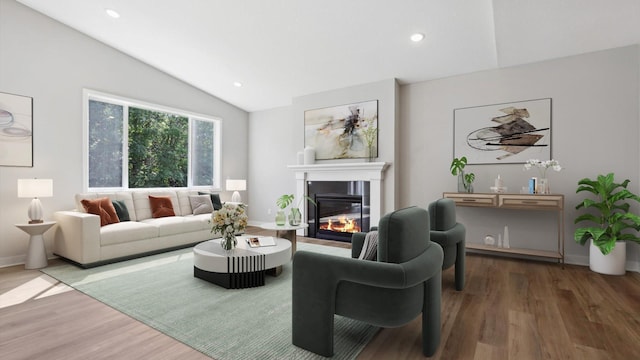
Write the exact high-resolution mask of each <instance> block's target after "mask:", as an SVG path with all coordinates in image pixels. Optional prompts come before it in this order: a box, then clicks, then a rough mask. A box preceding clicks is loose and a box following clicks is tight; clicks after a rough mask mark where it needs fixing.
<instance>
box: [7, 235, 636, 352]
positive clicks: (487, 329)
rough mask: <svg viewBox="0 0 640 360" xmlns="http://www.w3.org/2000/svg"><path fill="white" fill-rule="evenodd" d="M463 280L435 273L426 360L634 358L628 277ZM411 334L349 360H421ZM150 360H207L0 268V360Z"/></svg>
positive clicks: (519, 269) (519, 265)
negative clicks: (434, 323) (433, 349)
mask: <svg viewBox="0 0 640 360" xmlns="http://www.w3.org/2000/svg"><path fill="white" fill-rule="evenodd" d="M248 232H249V233H254V234H271V232H269V231H265V230H261V229H257V228H250V229H249V230H248ZM298 239H299V241H301V242H312V243H324V244H329V245H332V246H340V247H347V248H348V247H349V244H345V243H340V242H330V241H329V242H325V241H323V240H315V239H308V238H300V237H299V238H298ZM54 261H59V260H54ZM466 276H467V282H466V287H465V289H464V290H463V291H460V292H458V291H455V289H454V286H453V284H454V271H453V268H451V269H448V270H445V271H444V272H443V284H442V289H443V292H442V338H441V342H440V347H439V350H438V352H437V353H436V354H435V356H433V357H432V359H518V360H520V359H594V360H595V359H612V360H618V359H620V360H627V359H640V274H638V273H634V272H627V274H626V275H625V276H606V275H600V274H596V273H593V272H591V271H590V270H589V269H588V268H587V267H581V266H572V265H566V266H565V269H562V268H561V267H560V266H559V265H557V264H553V263H545V262H535V261H525V260H516V259H509V258H501V257H492V256H485V255H478V254H468V255H467V271H466ZM420 334H421V323H420V319H416V320H414V321H413V322H411V323H410V324H408V325H406V326H403V327H399V328H393V329H383V330H381V331H380V332H379V333H378V334H377V335H376V336H375V338H374V339H373V340H372V341H371V342H370V343H369V344H368V345H367V346H366V348H365V349H364V351H363V352H362V353H361V354H360V355H359V357H358V359H362V360H368V359H423V358H424V357H423V356H422V352H421V349H422V347H421V343H420V341H421V340H420ZM152 358H153V359H159V358H161V359H206V358H208V357H207V356H205V355H203V354H201V353H200V352H198V351H196V350H193V349H191V348H190V347H188V346H187V345H184V344H182V343H180V342H178V341H176V340H174V339H172V338H170V337H169V336H166V335H164V334H162V333H160V332H158V331H156V330H154V329H152V328H150V327H148V326H146V325H144V324H142V323H140V322H138V321H136V320H134V319H132V318H130V317H128V316H126V315H124V314H122V313H120V312H118V311H115V310H113V309H111V308H110V307H108V306H107V305H104V304H102V303H100V302H98V301H96V300H94V299H92V298H90V297H88V296H86V295H84V294H82V293H80V292H78V291H75V290H72V289H69V288H67V287H65V286H61V285H60V284H56V282H55V281H53V280H51V279H50V278H48V277H47V276H45V275H43V274H42V273H40V272H39V271H37V270H24V267H23V266H15V267H9V268H3V269H0V359H3V360H8V359H152Z"/></svg>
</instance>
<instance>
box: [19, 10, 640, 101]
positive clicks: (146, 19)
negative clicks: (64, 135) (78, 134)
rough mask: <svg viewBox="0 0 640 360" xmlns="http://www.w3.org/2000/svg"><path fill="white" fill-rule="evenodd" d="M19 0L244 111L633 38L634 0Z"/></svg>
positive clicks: (638, 35) (636, 24) (639, 25)
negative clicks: (110, 12) (418, 37)
mask: <svg viewBox="0 0 640 360" xmlns="http://www.w3.org/2000/svg"><path fill="white" fill-rule="evenodd" d="M18 1H19V2H20V3H22V4H24V5H26V6H29V7H31V8H33V9H35V10H37V11H39V12H41V13H43V14H45V15H47V16H49V17H51V18H54V19H56V20H58V21H60V22H62V23H64V24H66V25H68V26H70V27H72V28H75V29H77V30H78V31H80V32H83V33H85V34H87V35H89V36H91V37H93V38H95V39H97V40H99V41H102V42H104V43H106V44H108V45H110V46H112V47H114V48H116V49H118V50H120V51H122V52H124V53H126V54H129V55H130V56H132V57H134V58H137V59H139V60H141V61H143V62H145V63H147V64H149V65H151V66H154V67H156V68H158V69H160V70H162V71H164V72H166V73H168V74H171V75H173V76H175V77H176V78H179V79H181V80H183V81H185V82H187V83H189V84H191V85H193V86H195V87H197V88H199V89H201V90H203V91H205V92H207V93H209V94H211V95H214V96H216V97H218V98H221V99H223V100H225V101H227V102H229V103H231V104H234V105H236V106H238V107H240V108H242V109H245V110H247V111H257V110H264V109H270V108H274V107H279V106H285V105H289V104H291V100H292V98H294V97H297V96H302V95H308V94H313V93H318V92H322V91H327V90H333V89H338V88H343V87H348V86H352V85H359V84H365V83H369V82H374V81H379V80H384V79H390V78H397V79H398V80H399V81H400V83H403V84H406V83H413V82H418V81H424V80H430V79H437V78H443V77H448V76H452V75H459V74H465V73H470V72H474V71H480V70H487V69H495V68H500V67H507V66H513V65H518V64H524V63H530V62H536V61H541V60H546V59H552V58H558V57H564V56H569V55H575V54H580V53H586V52H591V51H596V50H603V49H607V48H613V47H619V46H624V45H630V44H638V43H640V1H639V0H493V1H491V0H375V1H372V0H181V1H177V0H90V1H89V0H56V1H50V0H18ZM108 8H109V9H114V10H116V11H118V12H119V13H120V15H121V17H120V18H119V19H113V18H111V17H109V16H107V15H106V13H105V9H108ZM414 32H422V33H424V34H425V35H426V39H425V40H424V41H422V42H421V43H412V42H411V41H410V40H409V36H410V35H411V34H412V33H414ZM235 81H238V82H241V83H242V84H243V86H242V87H240V88H238V87H235V86H234V85H233V82H235Z"/></svg>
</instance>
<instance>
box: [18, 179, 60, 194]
mask: <svg viewBox="0 0 640 360" xmlns="http://www.w3.org/2000/svg"><path fill="white" fill-rule="evenodd" d="M52 196H53V180H52V179H18V197H19V198H40V197H52Z"/></svg>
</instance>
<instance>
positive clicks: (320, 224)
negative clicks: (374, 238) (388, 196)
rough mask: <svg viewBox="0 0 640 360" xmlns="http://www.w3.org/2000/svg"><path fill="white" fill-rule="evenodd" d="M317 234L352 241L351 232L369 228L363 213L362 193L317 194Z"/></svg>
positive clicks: (332, 238) (324, 237)
mask: <svg viewBox="0 0 640 360" xmlns="http://www.w3.org/2000/svg"><path fill="white" fill-rule="evenodd" d="M315 201H316V204H317V208H316V218H315V221H314V224H315V226H316V231H315V236H316V237H317V238H321V239H329V240H339V241H348V242H350V241H351V234H352V233H354V232H359V231H362V230H363V229H364V228H365V227H366V229H368V228H369V224H368V223H367V222H368V219H369V218H368V217H365V216H364V214H363V205H362V195H346V194H316V195H315Z"/></svg>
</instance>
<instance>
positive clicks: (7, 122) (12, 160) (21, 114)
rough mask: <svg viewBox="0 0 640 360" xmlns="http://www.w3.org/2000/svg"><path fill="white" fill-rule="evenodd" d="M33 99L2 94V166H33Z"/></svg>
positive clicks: (0, 104)
mask: <svg viewBox="0 0 640 360" xmlns="http://www.w3.org/2000/svg"><path fill="white" fill-rule="evenodd" d="M32 128H33V99H32V98H30V97H27V96H20V95H13V94H7V93H2V92H0V166H33V135H32Z"/></svg>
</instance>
